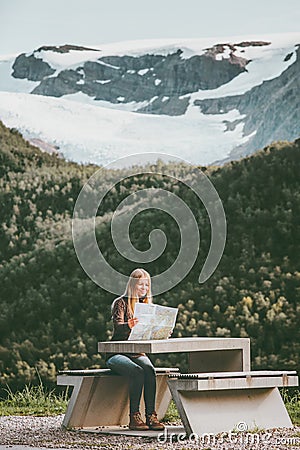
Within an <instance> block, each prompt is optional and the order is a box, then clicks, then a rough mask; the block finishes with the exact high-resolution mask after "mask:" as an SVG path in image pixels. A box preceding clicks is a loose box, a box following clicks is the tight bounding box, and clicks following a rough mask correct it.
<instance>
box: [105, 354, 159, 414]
mask: <svg viewBox="0 0 300 450" xmlns="http://www.w3.org/2000/svg"><path fill="white" fill-rule="evenodd" d="M106 365H107V367H108V368H109V369H111V370H112V371H113V372H115V373H117V374H119V375H123V376H126V377H128V378H129V380H128V381H129V399H130V414H133V413H135V412H137V411H139V407H140V400H141V395H142V391H143V388H144V401H145V407H146V414H152V412H153V411H155V396H156V373H155V369H154V367H153V365H152V363H151V361H150V359H149V358H148V356H138V357H137V358H130V357H129V356H125V355H121V354H116V355H113V356H111V357H110V358H109V359H108V360H107V361H106Z"/></svg>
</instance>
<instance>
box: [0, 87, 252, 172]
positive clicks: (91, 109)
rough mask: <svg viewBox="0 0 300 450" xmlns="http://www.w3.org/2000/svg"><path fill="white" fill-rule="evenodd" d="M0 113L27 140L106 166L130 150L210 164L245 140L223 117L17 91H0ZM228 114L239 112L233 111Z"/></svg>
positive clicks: (231, 117) (233, 115)
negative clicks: (154, 111) (126, 108)
mask: <svg viewBox="0 0 300 450" xmlns="http://www.w3.org/2000/svg"><path fill="white" fill-rule="evenodd" d="M0 117H1V120H3V122H4V123H5V125H7V126H8V127H10V128H17V129H18V130H20V131H21V133H22V134H23V136H24V137H25V138H27V139H32V138H38V139H41V140H43V141H45V142H49V143H51V144H52V145H55V146H58V147H59V148H60V151H61V152H62V153H63V154H64V156H65V157H66V158H67V159H70V160H73V161H77V162H83V163H87V162H93V163H95V164H105V163H109V162H111V161H114V160H115V159H117V158H119V157H121V156H126V155H130V154H133V153H146V152H158V153H161V152H162V153H167V154H171V155H174V156H178V157H184V158H186V160H187V161H190V162H192V163H195V164H208V163H211V162H212V161H214V160H216V159H220V158H222V157H224V156H226V155H227V154H228V152H229V151H230V150H231V149H232V148H234V147H235V146H236V145H237V144H239V143H240V142H241V141H243V140H244V139H245V138H244V137H243V133H242V125H241V126H239V127H237V128H236V129H235V130H234V131H231V132H227V133H225V134H224V130H225V128H226V127H225V125H224V123H223V120H224V116H223V115H222V116H221V117H216V116H214V117H210V116H205V115H204V114H201V113H200V114H197V115H194V117H190V116H189V115H187V116H179V117H170V116H157V115H150V114H149V115H146V114H136V113H132V112H128V111H117V110H113V109H107V108H102V107H97V106H92V105H84V104H80V103H77V102H71V101H69V100H65V99H61V98H59V99H57V98H51V97H43V96H39V95H30V94H20V93H8V92H1V93H0ZM226 118H227V120H230V121H232V120H237V119H240V118H241V116H240V114H239V113H238V112H237V111H231V112H230V113H228V115H226ZM246 139H247V138H246Z"/></svg>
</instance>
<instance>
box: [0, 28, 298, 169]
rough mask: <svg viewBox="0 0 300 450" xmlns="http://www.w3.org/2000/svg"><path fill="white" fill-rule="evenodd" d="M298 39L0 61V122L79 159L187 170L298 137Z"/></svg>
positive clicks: (158, 43)
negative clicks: (126, 160) (178, 164)
mask: <svg viewBox="0 0 300 450" xmlns="http://www.w3.org/2000/svg"><path fill="white" fill-rule="evenodd" d="M299 43H300V33H289V34H284V35H271V36H259V37H257V36H237V37H232V38H230V39H228V38H224V39H221V38H217V39H216V38H210V39H192V40H191V39H189V40H180V41H175V40H170V39H168V40H151V41H140V42H138V41H132V42H122V43H114V44H105V45H102V46H99V45H96V46H94V45H93V46H91V47H89V48H86V47H78V46H72V45H62V46H60V47H53V46H47V47H46V46H44V47H41V48H40V49H37V50H34V51H33V52H32V53H26V54H25V53H24V54H22V55H18V56H16V55H13V56H10V57H0V91H2V92H0V119H1V120H3V122H4V123H5V124H6V125H7V126H10V127H15V128H17V129H19V130H20V131H21V132H22V133H23V134H24V137H25V138H28V139H42V140H44V141H45V142H48V143H49V144H51V145H55V146H59V147H60V151H61V152H62V153H63V154H64V155H65V156H66V157H67V158H69V159H72V160H75V161H80V162H93V163H97V164H105V163H107V162H109V161H111V160H113V159H116V158H118V157H119V156H124V155H126V154H130V153H144V152H149V151H151V152H153V151H157V152H166V153H170V154H173V155H175V156H176V155H177V156H181V157H185V158H186V159H187V160H189V161H191V162H193V163H196V164H209V163H212V162H214V161H215V160H223V159H224V158H227V157H229V156H230V155H236V156H238V157H239V156H241V155H243V154H247V153H249V152H252V151H254V150H255V149H257V148H259V146H264V145H266V144H268V143H269V142H271V141H272V139H275V138H276V139H278V138H279V139H280V138H282V139H294V138H296V137H298V136H299V134H300V128H299V120H298V119H297V117H299V101H298V100H297V98H299V82H298V78H299V77H298V76H297V73H299V60H300V56H299V50H297V47H299ZM278 80H279V81H278ZM280 80H281V81H280ZM30 93H31V94H32V93H33V94H35V95H31V94H30ZM251 105H253V107H251ZM260 109H261V111H260ZM274 111H276V114H274ZM287 111H288V114H287ZM258 118H259V120H258Z"/></svg>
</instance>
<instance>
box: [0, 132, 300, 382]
mask: <svg viewBox="0 0 300 450" xmlns="http://www.w3.org/2000/svg"><path fill="white" fill-rule="evenodd" d="M0 161H1V164H0V199H1V209H0V215H1V217H0V284H1V290H0V382H1V384H2V385H5V383H8V384H9V385H10V386H11V387H12V388H15V387H20V386H22V385H23V384H24V383H25V382H29V381H34V380H35V378H36V371H37V370H38V372H39V374H40V376H41V377H42V379H43V380H44V381H45V382H47V383H49V384H52V383H54V382H55V376H56V373H57V370H59V369H62V368H86V367H99V366H101V367H104V360H103V358H102V356H101V355H100V354H98V353H97V342H98V341H99V340H106V339H109V337H110V334H111V329H112V325H111V322H110V304H111V302H112V300H113V298H114V296H113V295H112V294H110V293H108V292H106V291H104V290H102V289H101V288H99V287H98V286H97V285H96V284H94V283H93V282H92V281H91V280H90V279H89V278H88V277H87V275H86V273H85V272H84V271H83V269H82V268H81V266H80V264H79V262H78V260H77V257H76V254H75V250H74V247H73V242H72V236H71V217H72V212H73V208H74V204H75V201H76V198H77V196H78V194H79V192H80V189H81V187H82V186H83V185H84V183H85V182H86V181H87V179H88V178H89V177H90V176H91V175H92V174H93V173H94V172H95V171H96V170H97V169H98V167H97V166H94V165H89V166H87V165H78V164H75V163H71V162H67V161H65V160H63V159H62V158H60V157H59V156H57V155H55V154H53V155H49V154H47V153H43V152H41V151H40V150H39V149H37V148H35V147H32V146H31V145H29V144H28V143H27V142H26V141H24V140H23V138H22V137H21V135H20V134H19V133H18V132H17V131H15V130H8V129H7V128H5V127H4V125H3V124H1V123H0ZM169 167H171V169H172V171H173V173H174V174H175V175H176V174H177V175H180V176H181V177H182V178H185V177H186V178H188V179H189V180H190V181H191V182H195V183H196V182H197V179H198V177H199V173H200V169H201V170H202V171H205V173H206V175H208V176H209V177H210V179H211V181H212V182H213V184H214V186H215V187H216V189H217V191H218V193H219V195H220V197H221V199H222V201H223V206H224V209H225V213H226V219H227V225H228V236H227V242H226V247H225V252H224V255H223V257H222V260H221V263H220V264H219V266H218V268H217V270H216V271H215V273H214V275H213V276H212V277H211V278H210V279H209V280H208V281H207V282H206V283H204V284H203V285H199V284H198V276H199V272H200V269H201V267H202V264H203V261H204V258H205V255H206V254H207V250H208V248H209V244H210V225H209V221H208V218H207V215H206V213H205V210H204V207H203V206H202V205H201V204H200V203H199V200H198V199H197V197H196V196H194V195H193V194H192V193H191V190H189V189H187V188H186V187H185V186H184V184H182V183H180V182H176V180H175V179H172V178H169V177H166V176H163V175H157V176H154V175H151V174H150V175H149V174H144V175H140V176H135V177H131V178H127V179H126V180H124V181H123V182H122V183H121V184H119V185H118V186H116V188H115V189H113V190H112V192H111V193H110V194H109V195H107V196H106V198H105V201H104V204H103V206H101V209H99V211H98V215H99V220H98V226H97V231H96V234H97V240H98V242H99V245H100V246H101V247H102V251H103V253H104V254H105V255H106V258H107V260H108V261H109V262H110V264H111V265H112V266H113V267H115V268H116V269H118V270H119V271H121V272H123V273H124V274H129V272H130V271H131V270H132V269H133V268H134V267H135V266H136V264H133V263H132V262H130V261H127V260H126V259H124V258H123V257H121V256H120V255H119V254H118V253H117V251H116V250H115V249H114V245H113V242H112V239H111V236H110V219H111V212H112V211H114V209H115V208H116V206H117V205H118V203H119V202H120V201H121V200H122V199H123V198H125V197H126V196H127V195H129V194H131V193H132V192H135V191H137V190H139V189H143V188H145V187H151V186H155V187H161V188H163V189H167V190H170V191H172V192H174V193H175V194H176V195H179V196H180V197H181V198H182V199H183V200H184V201H185V202H186V203H187V204H188V205H190V207H191V208H192V209H193V211H194V213H195V217H196V219H197V221H198V223H199V227H200V229H201V252H200V255H199V258H198V260H197V262H196V264H195V266H194V268H193V269H192V271H191V272H190V274H189V275H188V277H187V278H186V279H185V280H183V281H182V282H181V283H180V284H179V285H178V286H177V287H175V288H173V289H172V290H171V291H169V292H167V293H165V294H162V295H161V296H159V297H158V298H157V299H155V300H156V301H157V302H158V303H161V304H164V305H170V306H178V307H179V310H180V311H179V316H178V321H177V325H176V328H175V330H174V335H173V336H174V337H178V336H193V335H195V336H226V337H227V336H233V337H238V336H242V337H244V336H249V337H250V338H251V350H252V364H253V367H254V368H262V369H271V368H274V369H275V368H279V369H283V368H284V369H295V368H296V369H297V368H298V369H299V366H300V364H299V363H300V357H299V355H300V331H299V329H300V326H299V325H300V302H299V298H300V267H299V262H298V259H299V251H300V240H299V231H300V230H299V227H300V179H299V167H300V140H297V141H295V142H294V143H288V142H281V143H276V144H273V145H271V146H269V147H267V148H265V149H263V150H261V151H260V152H258V153H256V154H255V155H253V156H251V157H248V158H245V159H243V160H241V161H239V162H232V163H229V164H227V165H226V166H224V167H208V168H205V167H201V168H200V167H190V166H186V165H183V164H173V165H172V166H171V165H170V166H169ZM165 169H166V166H165V165H164V164H163V163H162V162H161V161H158V162H157V170H158V171H159V172H162V173H164V170H165ZM121 173H122V175H124V176H126V173H127V172H126V170H123V171H121ZM112 177H113V172H110V171H107V170H103V189H105V187H106V186H107V184H108V183H109V180H110V179H112ZM100 216H102V218H101V217H100ZM153 228H160V229H162V230H164V231H165V233H166V235H167V237H168V245H167V248H166V251H165V252H164V254H163V255H162V256H161V257H160V258H159V259H158V260H157V261H155V262H153V263H149V264H145V265H144V267H145V268H146V269H147V270H148V271H149V272H150V273H151V274H152V275H155V274H157V273H161V272H162V271H163V270H165V269H166V268H167V267H169V266H170V264H172V262H173V261H174V260H175V259H176V255H177V253H178V248H179V245H180V233H179V231H178V229H177V226H176V223H175V222H174V220H173V219H171V218H170V217H169V216H168V215H167V214H165V213H163V212H162V211H155V210H147V211H145V212H143V213H140V214H139V215H138V216H137V217H136V218H135V219H134V222H133V225H132V229H131V231H132V242H133V244H134V245H135V246H136V247H137V248H138V249H140V250H143V249H145V248H147V245H148V236H149V233H150V232H151V230H152V229H153ZM164 358H165V359H164V360H163V361H162V359H161V358H159V357H158V358H157V360H156V364H160V363H162V364H163V365H165V364H172V365H173V364H179V363H180V365H181V366H184V361H183V362H182V361H180V362H179V361H177V360H176V358H179V356H178V355H177V356H176V355H172V356H171V357H170V356H165V357H164ZM154 361H155V359H154ZM183 368H184V367H183Z"/></svg>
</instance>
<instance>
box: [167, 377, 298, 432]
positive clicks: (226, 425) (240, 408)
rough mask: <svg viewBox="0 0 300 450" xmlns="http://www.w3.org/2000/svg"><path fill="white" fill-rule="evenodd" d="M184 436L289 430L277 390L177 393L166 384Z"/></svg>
mask: <svg viewBox="0 0 300 450" xmlns="http://www.w3.org/2000/svg"><path fill="white" fill-rule="evenodd" d="M169 386H170V389H171V393H172V396H173V399H174V401H175V404H176V406H177V409H178V411H179V414H180V417H181V420H182V422H183V425H184V428H185V431H186V433H187V435H191V434H192V433H196V434H198V435H199V436H200V435H202V434H203V433H214V434H216V433H220V432H228V431H235V430H236V431H238V430H237V424H239V423H241V422H244V423H245V424H246V428H247V429H248V430H255V429H268V428H274V427H287V428H290V427H292V426H293V425H292V422H291V420H290V417H289V415H288V413H287V410H286V408H285V405H284V403H283V400H282V398H281V395H280V393H279V391H278V388H256V389H237V390H212V391H179V390H177V389H176V386H175V383H170V384H169Z"/></svg>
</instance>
